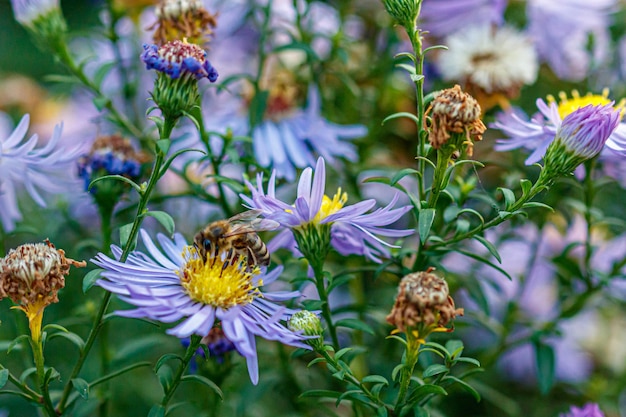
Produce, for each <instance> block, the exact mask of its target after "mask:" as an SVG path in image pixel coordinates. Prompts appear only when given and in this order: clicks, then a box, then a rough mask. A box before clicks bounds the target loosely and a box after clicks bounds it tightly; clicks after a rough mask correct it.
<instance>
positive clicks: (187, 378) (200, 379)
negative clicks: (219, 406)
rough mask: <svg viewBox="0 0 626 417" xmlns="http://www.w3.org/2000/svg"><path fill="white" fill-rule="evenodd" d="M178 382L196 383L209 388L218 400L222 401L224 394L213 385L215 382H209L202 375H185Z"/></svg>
mask: <svg viewBox="0 0 626 417" xmlns="http://www.w3.org/2000/svg"><path fill="white" fill-rule="evenodd" d="M180 380H181V381H196V382H199V383H201V384H203V385H205V386H207V387H209V388H210V389H211V390H212V391H213V392H215V393H216V394H217V395H218V396H219V397H220V399H222V400H223V399H224V393H223V392H222V390H221V389H220V387H218V386H217V384H215V382H213V381H211V380H210V379H209V378H207V377H204V376H202V375H197V374H191V375H185V376H184V377H182V378H181V379H180Z"/></svg>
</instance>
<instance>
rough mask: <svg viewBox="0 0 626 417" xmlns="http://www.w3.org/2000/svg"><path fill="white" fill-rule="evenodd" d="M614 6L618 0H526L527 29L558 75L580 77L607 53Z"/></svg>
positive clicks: (602, 59)
mask: <svg viewBox="0 0 626 417" xmlns="http://www.w3.org/2000/svg"><path fill="white" fill-rule="evenodd" d="M616 7H617V0H596V1H581V0H558V1H555V0H529V1H528V5H527V16H528V21H529V25H528V33H529V34H531V36H532V37H533V39H534V40H535V44H536V46H537V51H538V53H539V56H540V57H541V58H542V59H543V60H545V61H546V62H547V63H548V65H550V68H552V70H553V71H554V73H555V74H556V75H557V76H558V77H559V78H560V79H564V80H569V81H581V80H582V79H584V78H585V77H586V76H587V75H588V73H589V71H590V70H591V69H592V66H598V65H600V64H601V63H602V62H603V61H604V60H605V59H606V58H607V56H608V47H609V41H610V36H609V30H608V28H609V26H610V14H611V12H613V11H615V10H616ZM590 37H591V38H593V41H592V43H591V45H592V47H591V50H590V49H589V44H590V42H589V38H590Z"/></svg>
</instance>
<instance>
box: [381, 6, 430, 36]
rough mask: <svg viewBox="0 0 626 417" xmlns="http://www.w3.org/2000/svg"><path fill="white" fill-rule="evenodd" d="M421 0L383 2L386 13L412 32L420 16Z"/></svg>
mask: <svg viewBox="0 0 626 417" xmlns="http://www.w3.org/2000/svg"><path fill="white" fill-rule="evenodd" d="M421 3H422V1H421V0H383V4H384V5H385V9H387V13H389V15H391V17H393V18H394V19H396V20H397V21H398V23H400V24H401V25H402V26H404V27H405V28H406V29H407V31H413V29H414V28H415V24H416V22H417V17H418V16H419V14H420V7H421Z"/></svg>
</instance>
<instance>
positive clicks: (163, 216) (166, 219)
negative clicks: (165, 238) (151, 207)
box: [146, 210, 175, 236]
mask: <svg viewBox="0 0 626 417" xmlns="http://www.w3.org/2000/svg"><path fill="white" fill-rule="evenodd" d="M146 216H150V217H154V218H155V219H157V221H158V222H159V223H161V225H162V226H163V227H164V228H165V230H167V233H168V234H169V235H170V236H172V235H173V234H174V227H175V225H174V219H173V218H172V216H170V215H169V214H167V213H166V212H164V211H158V210H155V211H148V212H146Z"/></svg>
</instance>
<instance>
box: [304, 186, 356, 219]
mask: <svg viewBox="0 0 626 417" xmlns="http://www.w3.org/2000/svg"><path fill="white" fill-rule="evenodd" d="M347 201H348V194H347V193H342V192H341V188H338V189H337V193H336V194H335V195H334V196H333V198H332V200H331V199H330V198H328V196H326V195H325V196H324V197H322V206H321V207H320V209H319V211H318V212H317V215H315V218H314V219H313V221H312V222H313V223H319V222H321V221H322V220H324V219H325V218H326V217H328V216H330V215H331V214H334V213H336V212H338V211H339V210H341V208H342V207H343V206H344V204H346V202H347Z"/></svg>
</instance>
